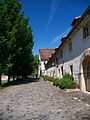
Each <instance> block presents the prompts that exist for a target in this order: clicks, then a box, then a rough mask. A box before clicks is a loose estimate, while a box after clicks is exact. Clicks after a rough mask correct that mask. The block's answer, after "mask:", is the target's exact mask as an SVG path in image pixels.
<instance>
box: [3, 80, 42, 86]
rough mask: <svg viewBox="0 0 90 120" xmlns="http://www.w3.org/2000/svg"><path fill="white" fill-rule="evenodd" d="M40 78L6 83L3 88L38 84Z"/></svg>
mask: <svg viewBox="0 0 90 120" xmlns="http://www.w3.org/2000/svg"><path fill="white" fill-rule="evenodd" d="M39 80H40V78H27V79H18V80H14V81H10V83H5V84H3V85H2V87H8V86H12V85H21V84H29V83H32V82H38V81H39Z"/></svg>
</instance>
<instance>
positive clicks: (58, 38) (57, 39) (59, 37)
mask: <svg viewBox="0 0 90 120" xmlns="http://www.w3.org/2000/svg"><path fill="white" fill-rule="evenodd" d="M70 29H71V28H69V29H67V30H66V31H65V32H63V33H61V34H60V35H58V36H57V37H56V38H55V39H54V40H53V41H52V42H51V45H54V44H55V43H56V42H58V41H60V40H61V38H62V37H63V36H66V35H67V33H68V32H69V31H70Z"/></svg>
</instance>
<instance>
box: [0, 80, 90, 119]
mask: <svg viewBox="0 0 90 120" xmlns="http://www.w3.org/2000/svg"><path fill="white" fill-rule="evenodd" d="M0 120H90V105H89V103H87V102H86V101H82V100H81V99H79V98H76V97H73V96H72V95H70V93H68V92H65V91H64V90H61V89H59V88H58V87H55V86H53V85H52V84H51V83H50V82H45V81H43V80H37V81H35V82H33V81H32V82H30V83H26V84H25V83H24V84H21V85H17V86H13V87H10V88H8V89H6V90H4V91H3V92H0Z"/></svg>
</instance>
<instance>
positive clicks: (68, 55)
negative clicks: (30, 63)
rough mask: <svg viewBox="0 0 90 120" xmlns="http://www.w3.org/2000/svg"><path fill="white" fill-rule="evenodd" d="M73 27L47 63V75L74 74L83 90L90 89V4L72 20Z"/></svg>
mask: <svg viewBox="0 0 90 120" xmlns="http://www.w3.org/2000/svg"><path fill="white" fill-rule="evenodd" d="M71 25H72V29H71V31H70V32H69V33H68V35H67V36H66V37H63V38H62V39H61V41H62V43H61V44H60V46H59V47H58V48H57V49H56V51H55V53H54V54H53V55H52V57H51V58H50V59H49V61H48V62H47V64H46V75H48V76H51V77H55V78H62V77H63V75H64V74H65V73H69V74H72V75H73V77H74V80H75V81H76V82H77V83H79V84H80V89H81V90H82V91H86V90H87V91H90V6H89V7H88V8H87V10H86V11H85V12H84V13H83V15H82V16H80V17H77V18H75V19H74V20H73V22H72V24H71Z"/></svg>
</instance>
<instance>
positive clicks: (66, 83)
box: [59, 78, 76, 89]
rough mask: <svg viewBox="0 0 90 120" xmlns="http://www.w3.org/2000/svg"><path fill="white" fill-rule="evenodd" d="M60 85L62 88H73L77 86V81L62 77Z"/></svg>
mask: <svg viewBox="0 0 90 120" xmlns="http://www.w3.org/2000/svg"><path fill="white" fill-rule="evenodd" d="M59 87H60V88H61V89H71V88H72V89H73V88H76V82H74V81H72V80H70V79H65V78H62V79H60V82H59Z"/></svg>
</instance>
